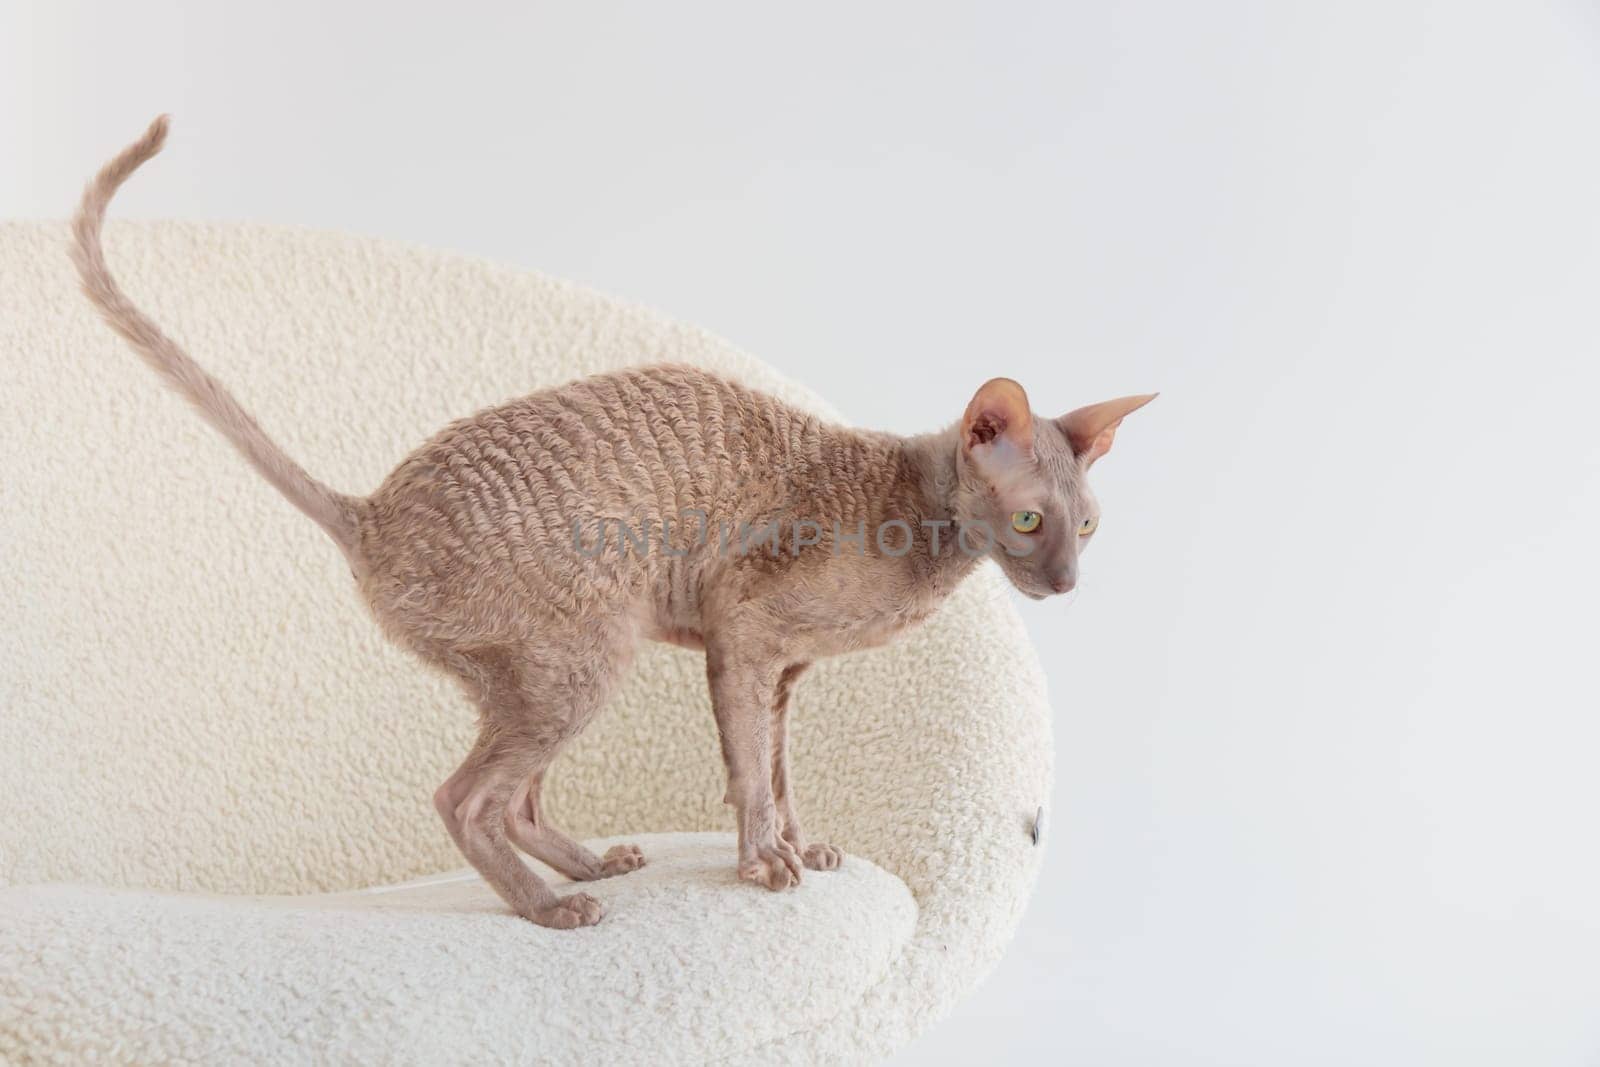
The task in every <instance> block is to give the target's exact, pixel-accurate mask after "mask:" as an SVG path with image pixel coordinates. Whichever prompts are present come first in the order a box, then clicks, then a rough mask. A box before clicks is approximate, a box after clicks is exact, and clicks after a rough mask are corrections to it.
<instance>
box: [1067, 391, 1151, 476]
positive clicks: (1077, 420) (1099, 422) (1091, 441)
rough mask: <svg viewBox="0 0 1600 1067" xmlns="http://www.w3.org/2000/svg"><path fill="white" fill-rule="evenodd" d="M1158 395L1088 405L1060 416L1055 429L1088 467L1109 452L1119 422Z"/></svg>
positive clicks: (1122, 398)
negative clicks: (1057, 427) (1063, 435)
mask: <svg viewBox="0 0 1600 1067" xmlns="http://www.w3.org/2000/svg"><path fill="white" fill-rule="evenodd" d="M1158 395H1159V394H1157V393H1148V394H1146V395H1144V396H1125V397H1121V398H1119V399H1117V400H1107V401H1105V402H1103V403H1100V404H1090V405H1089V406H1088V407H1086V408H1079V409H1078V410H1077V411H1071V412H1068V413H1067V414H1065V415H1063V416H1061V417H1060V418H1059V419H1057V420H1056V425H1057V426H1059V427H1061V432H1062V433H1064V434H1066V435H1067V440H1068V441H1070V442H1071V443H1072V451H1073V452H1075V453H1077V456H1078V458H1079V459H1081V460H1083V464H1084V466H1086V467H1087V466H1089V465H1090V464H1091V463H1093V462H1094V461H1095V460H1097V459H1099V458H1100V457H1101V456H1103V455H1105V454H1106V453H1107V452H1109V451H1111V440H1112V438H1114V437H1115V436H1116V435H1117V427H1118V426H1120V425H1122V420H1123V419H1124V418H1126V417H1127V416H1128V415H1130V414H1132V413H1133V412H1135V411H1138V410H1139V409H1140V408H1142V407H1144V406H1145V405H1146V404H1148V403H1150V401H1152V400H1154V399H1155V398H1156V397H1157V396H1158Z"/></svg>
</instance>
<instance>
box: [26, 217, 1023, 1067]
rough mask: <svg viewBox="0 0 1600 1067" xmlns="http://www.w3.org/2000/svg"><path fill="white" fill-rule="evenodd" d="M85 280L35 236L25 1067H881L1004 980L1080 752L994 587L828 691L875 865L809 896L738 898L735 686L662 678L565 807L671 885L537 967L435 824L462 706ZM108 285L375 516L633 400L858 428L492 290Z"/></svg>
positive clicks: (611, 325) (353, 243)
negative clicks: (731, 808)
mask: <svg viewBox="0 0 1600 1067" xmlns="http://www.w3.org/2000/svg"><path fill="white" fill-rule="evenodd" d="M65 241H66V236H65V228H64V227H62V226H58V225H49V224H9V225H5V226H0V297H3V302H0V358H3V360H4V374H5V381H6V388H5V391H4V395H5V419H4V420H3V424H0V441H3V447H4V462H5V466H4V471H5V473H4V477H3V480H0V542H3V548H4V560H5V566H4V567H3V568H0V590H3V595H4V603H5V610H4V612H3V614H0V657H3V670H0V694H3V705H4V710H3V712H0V811H3V812H4V819H3V820H0V885H5V886H8V887H9V888H5V889H0V1061H7V1062H34V1061H39V1062H45V1061H55V1062H74V1063H75V1062H86V1061H89V1060H98V1061H115V1062H128V1061H133V1062H167V1061H185V1062H208V1063H216V1062H237V1061H253V1062H270V1063H292V1062H310V1061H315V1062H370V1063H399V1062H418V1063H447V1062H463V1063H466V1062H471V1063H486V1062H548V1063H591V1062H592V1063H634V1062H639V1063H647V1062H648V1063H659V1062H695V1063H699V1062H713V1061H717V1062H761V1063H780V1062H793V1063H801V1062H805V1063H811V1062H816V1063H835V1062H845V1061H859V1060H875V1059H879V1058H881V1057H883V1056H886V1055H887V1054H889V1053H890V1052H891V1051H892V1050H893V1049H895V1048H896V1047H898V1046H899V1045H901V1044H903V1043H904V1042H906V1041H908V1040H909V1039H910V1038H911V1037H912V1036H913V1035H915V1034H916V1033H917V1032H918V1031H920V1030H921V1029H923V1028H925V1027H926V1026H927V1025H928V1024H929V1023H930V1022H931V1021H932V1020H934V1019H935V1018H937V1017H938V1016H939V1015H940V1014H941V1013H942V1012H943V1011H945V1010H946V1009H947V1008H948V1007H949V1005H950V1004H951V1003H952V1002H953V1001H954V1000H955V999H956V998H957V997H958V996H959V995H960V994H961V993H962V992H963V991H965V990H967V989H968V988H970V987H971V986H972V985H973V984H974V983H975V982H976V981H977V980H978V978H979V977H980V976H981V975H982V974H983V973H984V972H985V971H986V970H987V969H988V968H989V967H990V966H991V965H992V964H993V963H994V962H995V961H996V960H997V958H998V957H999V954H1000V952H1001V951H1002V948H1003V947H1004V944H1005V942H1006V940H1007V939H1008V938H1009V936H1010V935H1011V933H1012V932H1013V930H1014V929H1015V926H1016V923H1017V922H1018V919H1019V918H1020V915H1021V912H1022V909H1023V906H1024V903H1025V901H1026V898H1027V896H1028V893H1029V890H1030V888H1031V886H1032V884H1033V881H1034V877H1035V874H1036V872H1037V870H1038V866H1039V851H1040V850H1039V849H1038V848H1037V847H1036V846H1035V843H1034V841H1033V839H1032V837H1031V835H1030V828H1031V824H1032V820H1033V815H1034V812H1035V811H1036V810H1037V809H1038V808H1039V806H1040V805H1042V804H1043V803H1044V802H1045V798H1046V796H1047V794H1048V791H1049V786H1050V774H1051V749H1050V730H1049V716H1048V708H1047V705H1046V703H1045V698H1044V692H1043V682H1042V676H1041V673H1040V670H1039V665H1038V662H1037V659H1036V658H1035V655H1034V653H1033V651H1032V649H1031V648H1030V646H1029V644H1028V641H1027V638H1026V635H1025V633H1024V631H1023V628H1022V626H1021V625H1020V623H1019V621H1018V619H1017V616H1016V614H1015V612H1014V610H1013V609H1012V607H1011V606H1010V604H1009V601H1008V596H1007V591H1006V588H1005V584H1004V581H1003V579H1002V578H1001V577H1000V576H999V574H998V573H997V572H996V571H995V570H994V569H993V568H991V567H988V566H986V567H985V568H983V569H982V570H981V571H980V573H978V574H977V575H975V576H974V577H973V578H972V579H971V580H970V581H969V582H968V583H967V584H966V585H965V586H964V587H963V588H962V589H961V590H960V591H959V593H958V594H957V595H956V596H955V597H954V598H952V600H951V601H950V602H949V603H948V604H947V605H946V607H945V608H944V609H943V610H942V611H941V612H940V613H939V615H938V616H937V617H936V618H935V619H934V620H933V621H932V622H931V623H929V624H928V625H927V626H926V627H925V628H923V629H922V630H920V631H918V632H916V633H914V634H912V635H911V636H909V637H908V638H906V639H905V640H903V641H901V642H900V643H898V644H897V645H894V646H892V647H890V648H887V649H883V650H879V651H875V652H871V653H865V654H861V655H858V656H855V657H851V658H844V659H839V660H835V661H832V662H828V663H825V664H823V665H821V666H820V667H819V668H818V669H817V670H816V671H815V672H814V674H813V676H812V677H810V678H808V679H807V681H806V682H805V683H804V684H803V685H802V686H801V689H800V694H799V698H798V707H797V711H796V716H795V731H796V738H795V749H794V763H795V768H796V771H795V773H796V781H797V783H798V791H799V797H800V803H801V811H802V812H803V813H804V814H805V815H806V816H807V827H808V828H809V829H811V830H812V831H813V833H814V834H815V836H816V837H817V838H818V839H820V840H827V841H832V842H833V843H835V844H838V845H839V846H841V847H842V848H844V849H845V850H846V851H847V853H848V858H847V860H846V863H845V865H844V867H843V869H842V870H840V871H838V872H834V873H831V874H828V873H811V872H807V875H806V878H805V882H804V884H803V885H802V886H800V887H799V888H798V889H797V890H794V891H791V892H788V893H782V894H773V893H767V892H764V891H762V890H758V889H756V888H754V887H751V886H748V885H744V884H741V883H739V882H738V881H737V880H736V878H735V875H734V855H735V850H734V846H733V842H732V838H731V834H730V833H729V831H730V830H731V828H732V819H731V816H730V815H729V813H728V812H727V810H726V809H725V808H724V807H723V805H722V804H721V802H720V801H721V794H722V770H721V766H720V761H719V758H718V746H717V742H716V737H715V730H714V726H713V723H712V718H711V713H710V709H709V705H708V700H707V696H706V692H705V684H704V678H703V673H702V664H701V660H700V658H699V657H697V656H695V655H692V654H690V653H687V652H683V651H679V650H675V649H669V648H665V647H660V646H651V647H649V648H647V649H646V650H644V651H643V652H642V653H641V655H640V658H639V661H638V663H637V666H636V668H635V669H634V671H633V674H632V678H631V682H630V683H629V685H628V686H627V688H626V690H625V691H624V692H623V693H622V694H621V696H620V698H619V699H617V700H616V701H615V703H614V704H613V705H612V706H611V707H609V708H608V709H607V710H606V711H605V712H604V713H602V715H601V716H600V717H599V718H598V719H597V720H596V722H595V723H594V724H593V726H592V727H591V728H590V730H589V731H588V733H587V734H586V735H584V736H583V737H582V738H581V739H580V740H579V742H577V743H576V744H574V745H573V746H572V747H571V749H570V750H569V751H568V752H567V753H566V754H565V755H564V756H563V758H562V760H561V761H560V762H559V763H558V764H557V767H556V770H555V772H554V775H553V781H551V783H550V784H549V787H548V800H549V808H550V810H551V813H552V819H553V820H554V821H556V823H557V825H561V826H563V827H564V828H566V829H568V830H570V831H571V832H573V833H574V835H575V836H579V837H587V838H596V837H618V838H619V839H621V840H629V841H636V842H638V843H639V844H640V845H641V846H642V847H643V849H644V851H645V853H646V855H647V856H648V857H649V860H650V865H649V866H648V867H646V868H645V869H644V870H642V871H639V872H636V873H633V874H629V875H626V876H623V877H620V878H615V879H611V880H608V881H605V882H601V883H598V884H597V885H596V886H595V887H594V888H593V890H592V891H593V892H594V893H595V894H596V895H597V896H599V897H600V898H601V899H602V901H603V902H604V903H605V905H606V909H607V915H606V919H605V920H604V921H603V922H602V923H601V924H600V925H599V926H597V927H593V928H590V929H586V930H579V931H571V932H556V931H550V930H543V929H540V928H538V927H535V926H533V925H531V924H529V923H526V922H523V921H521V920H519V919H516V918H513V917H511V916H510V915H509V914H507V913H506V912H505V911H504V909H503V908H502V907H501V906H500V904H499V902H498V900H497V899H496V898H495V897H494V896H493V895H492V893H490V892H489V891H488V890H487V889H486V888H485V887H484V886H483V885H482V884H481V883H479V882H478V881H477V879H476V877H475V876H474V875H472V874H471V872H470V871H465V870H463V867H464V865H463V863H462V860H461V858H460V857H459V855H458V854H457V853H456V851H455V849H454V847H453V846H452V845H451V843H450V841H449V839H448V837H447V836H446V834H445V833H444V831H443V829H442V827H441V826H440V825H439V824H438V820H437V817H436V816H435V814H434V812H433V810H432V806H431V803H430V798H431V794H432V791H433V789H434V787H435V786H436V785H437V784H438V783H439V782H440V781H442V780H443V778H444V776H445V775H446V774H447V773H448V772H449V770H450V769H451V768H452V767H453V766H454V765H455V763H456V761H457V760H458V759H459V757H460V756H461V754H462V753H463V752H464V751H465V749H466V746H467V743H468V739H469V737H470V734H471V729H472V724H471V714H470V712H469V710H468V707H467V705H466V704H465V702H464V701H463V700H462V699H461V698H460V697H459V696H458V694H457V693H456V692H455V690H454V689H453V688H452V686H451V684H450V683H448V682H447V681H445V680H443V679H440V678H436V677H434V676H432V675H431V674H428V673H426V672H425V671H424V670H423V669H422V668H421V667H419V666H418V665H417V664H416V663H414V662H413V661H412V660H410V659H409V658H407V657H406V656H404V655H402V654H401V653H399V652H397V651H395V650H394V649H392V648H390V647H389V646H388V645H387V644H385V643H384V642H383V641H382V640H381V639H380V637H379V635H378V633H377V631H376V627H375V626H374V625H373V624H372V623H371V621H370V620H369V619H368V618H367V617H366V616H365V614H364V612H363V610H362V608H361V607H360V606H359V603H358V601H357V599H356V597H355V596H354V593H353V590H352V589H351V588H350V583H349V575H348V574H347V573H346V572H345V568H344V565H343V563H342V561H341V559H340V557H339V554H338V552H336V551H335V550H334V549H333V548H332V547H331V546H330V545H328V544H327V543H326V541H325V539H324V537H323V535H322V534H321V533H320V532H319V531H318V530H317V529H316V528H315V527H314V526H313V525H312V524H311V523H310V522H308V521H306V520H305V518H304V517H302V516H301V515H300V514H299V513H298V512H296V511H295V510H294V509H293V508H292V507H290V506H289V505H288V504H287V503H286V502H284V501H283V500H282V499H280V498H279V497H278V496H277V495H276V494H275V493H274V492H273V490H272V489H270V488H269V487H268V486H267V485H266V484H265V483H264V482H263V481H262V480H261V479H260V478H259V477H257V476H256V475H255V474H254V473H252V472H251V471H250V470H249V469H248V468H247V467H246V466H245V465H244V463H243V461H241V460H240V459H239V458H238V457H237V456H236V455H235V454H234V453H233V452H232V451H231V450H230V449H229V448H228V446H227V445H226V444H224V443H223V442H222V441H221V440H220V439H219V438H218V437H217V436H216V435H215V434H213V433H212V432H211V430H210V429H209V428H207V427H206V426H205V425H204V424H203V423H202V422H201V421H200V420H199V419H198V418H196V417H195V416H194V415H193V414H192V413H191V412H190V411H188V410H187V409H186V408H185V407H184V405H183V404H182V402H181V401H179V400H178V399H177V398H176V397H174V396H173V395H172V394H170V393H168V392H167V391H166V390H165V389H163V388H162V387H161V385H160V383H159V382H158V381H157V380H156V379H155V377H154V376H153V375H152V374H151V373H150V372H149V371H148V370H147V369H146V368H145V367H144V366H143V365H141V364H140V363H139V361H138V360H137V359H136V358H135V357H134V356H133V355H132V354H131V353H129V352H128V351H127V350H126V349H125V348H124V347H123V345H122V344H121V342H120V341H118V340H117V339H116V338H114V337H113V336H112V335H111V333H110V331H109V330H107V329H106V328H105V327H104V326H103V325H101V324H100V323H99V322H98V321H97V320H96V319H95V318H94V317H93V315H92V314H91V312H90V311H89V309H88V308H87V306H86V304H85V302H84V301H83V300H82V298H81V297H79V295H78V294H77V291H76V287H75V282H74V279H73V278H72V276H71V273H70V268H69V266H68V262H67V258H66V254H65V251H64V249H65ZM107 247H108V254H109V256H110V258H111V260H112V262H113V264H114V266H115V267H116V269H117V270H118V271H119V273H120V274H121V276H122V277H123V279H124V281H125V283H126V286H127V288H128V290H129V291H130V293H131V294H132V295H133V296H134V298H135V299H136V300H138V301H139V302H140V303H142V304H143V305H144V306H145V307H147V308H148V309H149V310H150V311H151V312H152V313H153V314H154V316H155V318H156V319H157V320H158V321H160V322H162V323H163V324H164V325H166V326H167V327H168V328H169V329H170V330H171V332H173V333H174V334H175V335H176V336H177V337H179V338H180V339H181V340H182V341H184V342H185V343H186V344H187V345H188V346H189V347H190V349H191V350H192V351H193V352H194V353H195V355H196V356H197V357H198V358H199V359H200V361H201V362H202V363H204V364H205V365H206V366H207V367H208V368H209V369H211V370H212V371H214V372H215V373H217V375H218V376H219V377H221V378H222V379H223V380H224V381H225V382H227V383H228V384H229V385H230V386H231V387H232V388H233V390H234V391H235V393H236V394H237V395H238V396H239V397H240V399H241V400H242V401H243V402H244V404H245V406H246V407H247V408H249V409H250V410H251V411H253V412H254V413H255V414H256V415H257V416H258V417H259V418H260V420H261V422H262V423H263V425H265V426H266V427H267V429H268V431H269V433H271V434H272V435H273V436H274V437H276V438H277V439H278V440H279V441H281V442H282V443H283V444H284V445H285V447H286V448H287V449H288V451H289V452H290V453H291V454H292V455H294V456H295V457H296V458H298V459H299V460H300V461H301V462H302V463H304V464H305V465H306V467H307V468H308V469H310V470H312V471H314V472H315V473H316V474H317V475H318V476H319V477H321V478H323V479H325V480H327V481H328V482H329V483H330V484H332V485H334V486H336V487H340V488H346V489H349V490H352V491H365V490H366V489H369V488H371V487H373V486H375V485H376V484H377V483H378V481H379V479H380V478H381V477H382V476H383V475H384V474H385V473H386V472H387V470H388V469H389V468H390V466H392V465H393V464H394V463H395V462H397V461H398V460H399V459H400V458H401V457H402V456H403V455H404V454H405V453H406V452H407V451H408V450H409V449H411V448H412V447H413V446H415V445H416V444H418V443H419V442H420V441H421V440H422V439H423V438H424V437H425V436H427V435H428V434H429V433H431V432H432V431H434V430H435V429H437V428H438V427H439V426H441V425H442V424H444V423H445V422H446V421H448V420H449V419H452V418H455V417H458V416H461V415H463V414H466V413H469V412H471V411H473V410H475V409H477V408H479V407H481V406H483V405H486V404H489V403H491V402H494V401H497V400H501V399H504V398H506V397H509V396H512V395H516V394H519V393H523V392H527V391H530V390H533V389H536V388H539V387H542V386H547V385H551V384H554V383H558V382H561V381H564V380H567V379H570V378H573V377H577V376H580V375H583V374H587V373H591V372H595V371H602V370H607V369H610V368H614V367H618V366H622V365H624V364H627V363H631V362H644V361H653V360H681V361H687V362H692V363H697V364H700V365H703V366H706V367H710V368H714V369H716V370H718V371H722V372H724V373H728V374H731V375H734V376H737V377H739V378H741V379H743V380H745V381H747V382H749V383H751V384H753V385H755V386H758V387H761V388H764V389H767V390H769V391H772V392H774V393H777V394H779V395H781V396H783V397H786V398H787V399H789V400H791V401H793V402H795V403H798V404H801V405H803V406H806V407H808V408H811V409H814V410H818V411H822V412H826V411H827V410H828V409H827V408H826V407H825V406H824V405H823V404H822V403H821V402H820V401H818V400H817V399H816V398H815V397H812V396H809V395H808V394H806V393H805V392H804V391H802V390H800V389H799V388H797V387H795V386H793V385H791V384H789V383H787V382H785V381H783V380H782V379H781V378H780V377H779V376H778V375H776V374H774V373H773V372H772V371H770V370H768V369H767V368H766V367H764V366H762V365H761V364H760V363H757V362H756V361H754V360H752V359H750V358H748V357H746V356H744V355H742V354H740V353H739V352H737V351H735V350H734V349H733V348H731V347H730V346H729V345H727V344H726V343H724V342H722V341H720V340H718V339H716V338H715V337H712V336H710V335H709V334H706V333H703V332H701V331H700V330H697V329H692V328H690V327H686V326H681V325H677V324H674V323H671V322H668V321H665V320H663V319H661V318H658V317H657V316H655V315H653V314H650V313H648V312H645V311H641V310H639V309H637V308H633V307H629V306H626V305H624V304H622V303H619V302H617V301H614V300H610V299H606V298H604V297H601V296H597V295H595V294H593V293H590V292H586V291H584V290H582V289H579V288H576V287H574V286H571V285H567V284H563V283H561V282H556V281H551V280H549V279H547V278H542V277H539V276H537V275H530V274H526V273H523V272H520V271H514V270H508V269H505V268H502V267H496V266H490V265H487V264H484V263H480V262H476V261H472V260H468V259H464V258H460V257H456V256H451V255H444V254H439V253H436V252H429V251H422V250H418V249H415V248H410V247H404V246H398V245H393V244H387V243H382V242H378V241H374V240H368V239H362V238H355V237H346V236H337V235H330V234H320V233H311V232H304V231H296V230H287V229H274V228H264V227H254V226H240V225H179V224H167V223H160V224H142V225H141V224H115V223H113V224H112V225H111V226H110V227H109V228H108V232H107ZM959 384H966V383H959ZM441 872H446V873H441ZM449 872H454V873H449ZM375 887H377V888H375Z"/></svg>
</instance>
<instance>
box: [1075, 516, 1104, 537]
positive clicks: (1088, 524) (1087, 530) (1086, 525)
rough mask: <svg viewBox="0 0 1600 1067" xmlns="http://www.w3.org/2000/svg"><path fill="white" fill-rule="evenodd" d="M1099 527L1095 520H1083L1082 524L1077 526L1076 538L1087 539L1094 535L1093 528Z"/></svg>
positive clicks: (1097, 520) (1098, 522)
mask: <svg viewBox="0 0 1600 1067" xmlns="http://www.w3.org/2000/svg"><path fill="white" fill-rule="evenodd" d="M1099 525H1100V520H1099V519H1097V518H1089V519H1084V520H1083V522H1082V523H1080V524H1079V526H1078V536H1079V537H1088V536H1089V535H1090V534H1092V533H1094V529H1095V527H1096V526H1099Z"/></svg>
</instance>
